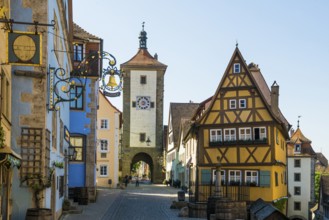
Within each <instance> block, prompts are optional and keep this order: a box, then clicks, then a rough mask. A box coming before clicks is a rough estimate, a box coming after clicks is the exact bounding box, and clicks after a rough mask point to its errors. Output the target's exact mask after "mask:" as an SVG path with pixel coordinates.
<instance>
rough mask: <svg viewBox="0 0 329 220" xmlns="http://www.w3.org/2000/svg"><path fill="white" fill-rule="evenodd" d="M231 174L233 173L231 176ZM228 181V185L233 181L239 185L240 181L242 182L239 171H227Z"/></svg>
mask: <svg viewBox="0 0 329 220" xmlns="http://www.w3.org/2000/svg"><path fill="white" fill-rule="evenodd" d="M231 172H233V175H232V173H231ZM237 174H239V175H237ZM228 180H229V183H231V182H232V181H234V182H239V183H240V185H241V180H242V175H241V170H229V179H228Z"/></svg>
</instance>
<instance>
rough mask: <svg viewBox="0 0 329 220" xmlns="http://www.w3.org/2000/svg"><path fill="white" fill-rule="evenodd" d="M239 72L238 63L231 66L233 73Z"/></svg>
mask: <svg viewBox="0 0 329 220" xmlns="http://www.w3.org/2000/svg"><path fill="white" fill-rule="evenodd" d="M240 72H241V69H240V63H235V64H234V67H233V73H240Z"/></svg>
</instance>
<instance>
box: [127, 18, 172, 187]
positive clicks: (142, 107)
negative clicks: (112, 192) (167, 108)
mask: <svg viewBox="0 0 329 220" xmlns="http://www.w3.org/2000/svg"><path fill="white" fill-rule="evenodd" d="M146 43H147V33H146V31H145V30H144V23H143V28H142V31H141V32H140V36H139V49H138V52H137V54H136V55H135V56H134V57H132V58H131V59H130V60H129V61H127V62H125V63H123V64H121V71H122V72H123V85H124V86H123V112H122V114H123V131H122V160H121V167H122V176H125V175H131V168H132V165H133V164H135V163H137V162H139V161H144V162H145V163H147V164H148V165H149V168H150V172H151V181H152V182H153V183H162V181H163V177H162V163H160V161H161V160H162V158H161V157H162V152H163V92H164V75H165V72H166V69H167V66H166V65H164V64H162V63H160V62H159V61H158V57H157V55H154V56H151V55H150V53H149V52H148V50H147V44H146ZM160 158H161V159H160Z"/></svg>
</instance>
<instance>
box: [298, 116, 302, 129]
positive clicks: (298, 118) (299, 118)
mask: <svg viewBox="0 0 329 220" xmlns="http://www.w3.org/2000/svg"><path fill="white" fill-rule="evenodd" d="M301 117H302V116H301V115H298V120H297V128H299V119H300V118H301Z"/></svg>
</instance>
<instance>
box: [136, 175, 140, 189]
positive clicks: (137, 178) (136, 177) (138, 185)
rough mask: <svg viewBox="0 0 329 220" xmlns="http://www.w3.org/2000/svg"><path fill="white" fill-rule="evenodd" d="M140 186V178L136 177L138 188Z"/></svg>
mask: <svg viewBox="0 0 329 220" xmlns="http://www.w3.org/2000/svg"><path fill="white" fill-rule="evenodd" d="M137 186H139V178H138V176H137V177H136V187H137Z"/></svg>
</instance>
